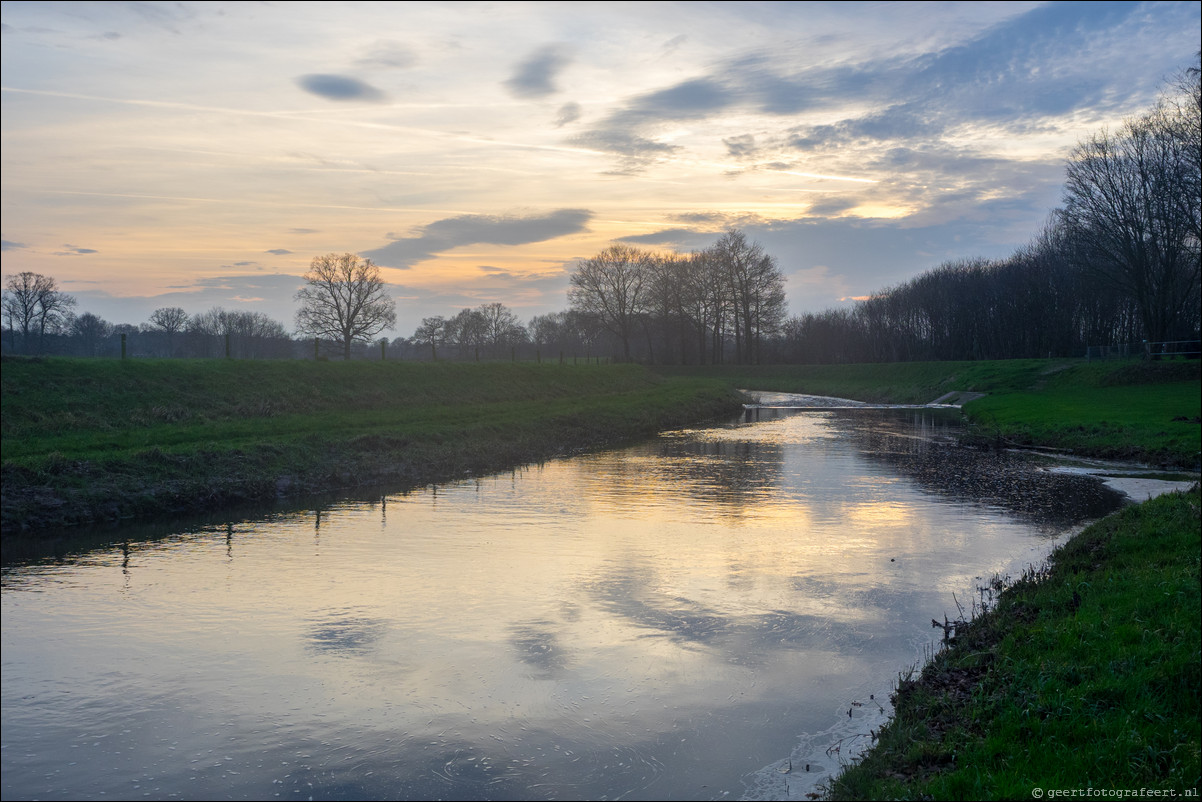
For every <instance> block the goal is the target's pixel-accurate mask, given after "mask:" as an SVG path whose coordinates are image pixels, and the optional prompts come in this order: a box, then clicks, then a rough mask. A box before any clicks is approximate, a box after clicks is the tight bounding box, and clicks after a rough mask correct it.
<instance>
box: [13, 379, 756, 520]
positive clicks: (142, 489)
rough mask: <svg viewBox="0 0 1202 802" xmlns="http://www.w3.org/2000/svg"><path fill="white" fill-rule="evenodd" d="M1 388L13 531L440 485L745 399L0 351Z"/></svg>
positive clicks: (589, 382) (639, 384) (597, 384)
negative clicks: (0, 364) (282, 498)
mask: <svg viewBox="0 0 1202 802" xmlns="http://www.w3.org/2000/svg"><path fill="white" fill-rule="evenodd" d="M0 382H2V388H3V416H2V423H0V426H2V431H3V447H2V452H3V463H2V466H0V472H2V478H3V491H2V493H3V503H2V505H0V506H2V513H3V524H4V532H5V534H11V533H13V532H16V531H21V530H34V529H44V528H47V527H51V526H57V525H62V524H73V523H84V522H93V521H103V520H114V519H120V518H133V517H145V516H149V515H155V514H161V513H165V512H175V511H195V510H202V509H205V508H209V507H214V506H219V505H228V504H236V503H242V502H252V501H263V500H266V499H271V498H275V497H276V495H277V494H298V493H314V492H328V491H333V490H338V489H346V488H351V487H356V486H363V485H367V484H388V483H394V484H395V483H399V484H402V485H413V484H422V483H427V482H435V481H442V480H447V479H453V478H458V477H460V476H463V475H466V474H473V473H482V472H487V471H495V470H500V469H503V468H505V467H510V466H512V465H516V464H522V463H525V462H531V461H536V460H540V459H546V458H548V457H551V456H555V455H559V454H565V453H572V452H574V451H578V450H582V449H585V448H595V447H598V446H601V445H605V444H610V443H616V442H620V441H623V440H628V439H632V438H636V437H645V436H648V435H650V434H653V433H654V432H656V431H658V430H660V429H662V428H665V427H670V426H678V425H683V424H685V423H691V422H696V421H698V420H703V419H708V418H712V417H714V416H716V415H720V414H726V413H730V412H733V411H735V410H736V409H737V408H738V400H737V398H736V397H735V396H734V395H733V394H732V393H731V392H730V391H729V390H728V389H727V388H726V387H725V385H723V384H721V383H719V382H714V381H706V380H701V379H688V378H679V379H664V378H663V377H660V376H657V375H655V374H652V373H650V372H649V371H647V370H645V369H644V368H641V367H638V366H633V365H614V366H595V365H590V366H573V365H557V364H544V365H538V364H522V363H519V364H510V363H494V364H489V363H484V364H475V363H472V364H446V363H435V364H414V363H369V362H356V363H314V362H300V361H295V362H285V361H275V362H244V361H216V360H204V361H200V360H197V361H184V360H180V361H153V360H145V361H143V360H138V361H128V362H117V361H112V360H69V359H47V360H15V359H6V360H5V362H4V370H3V376H2V378H0Z"/></svg>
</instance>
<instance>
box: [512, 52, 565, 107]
mask: <svg viewBox="0 0 1202 802" xmlns="http://www.w3.org/2000/svg"><path fill="white" fill-rule="evenodd" d="M570 62H571V59H569V58H568V57H567V56H566V55H564V53H563V51H562V50H561V48H560V47H559V46H557V45H548V46H547V47H543V48H540V49H539V50H536V51H534V53H532V54H531V55H530V56H528V57H527V58H526V60H525V61H523V62H521V63H520V64H518V65H517V69H516V70H515V71H514V73H513V75H512V76H511V77H510V78H509V79H508V80H507V81H505V87H506V88H507V89H508V90H509V91H510V92H511V93H512V94H513V95H514V96H515V97H524V98H539V97H546V96H547V95H551V94H554V93H555V92H557V91H558V88H557V87H556V86H555V79H556V78H557V77H558V76H559V73H560V71H562V70H563V68H564V67H566V66H567V65H568V64H569V63H570Z"/></svg>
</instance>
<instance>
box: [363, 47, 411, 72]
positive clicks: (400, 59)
mask: <svg viewBox="0 0 1202 802" xmlns="http://www.w3.org/2000/svg"><path fill="white" fill-rule="evenodd" d="M416 63H417V56H415V55H414V54H413V51H412V50H410V49H409V48H408V47H406V46H405V45H403V44H401V43H400V42H393V41H389V40H381V41H379V42H376V44H374V45H373V46H372V48H371V49H370V50H369V51H368V52H367V55H365V56H364V57H363V58H361V59H358V60H357V61H356V62H355V64H356V65H358V66H360V67H367V68H373V67H375V68H385V69H405V68H407V67H412V66H413V65H414V64H416Z"/></svg>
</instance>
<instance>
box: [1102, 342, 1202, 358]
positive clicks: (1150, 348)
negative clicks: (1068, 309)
mask: <svg viewBox="0 0 1202 802" xmlns="http://www.w3.org/2000/svg"><path fill="white" fill-rule="evenodd" d="M1199 356H1202V340H1165V341H1164V342H1149V341H1148V340H1144V341H1143V342H1138V343H1122V344H1121V345H1091V346H1089V347H1087V348H1086V349H1085V359H1086V361H1092V360H1094V359H1172V358H1178V359H1198V357H1199Z"/></svg>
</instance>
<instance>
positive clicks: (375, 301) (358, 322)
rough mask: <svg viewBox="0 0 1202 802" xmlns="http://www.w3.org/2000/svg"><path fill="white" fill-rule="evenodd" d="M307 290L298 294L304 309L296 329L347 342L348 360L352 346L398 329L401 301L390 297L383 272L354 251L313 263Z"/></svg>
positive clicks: (343, 343) (345, 348)
mask: <svg viewBox="0 0 1202 802" xmlns="http://www.w3.org/2000/svg"><path fill="white" fill-rule="evenodd" d="M305 281H306V282H308V283H307V284H306V286H304V287H302V288H301V289H300V290H298V291H297V293H296V300H297V301H299V302H300V304H301V308H300V309H299V310H298V311H297V313H296V327H297V330H298V331H300V332H302V333H304V334H311V335H314V336H317V337H329V338H331V339H335V340H341V341H342V349H343V357H344V358H345V359H350V358H351V343H353V342H354V341H356V340H360V341H363V342H367V341H369V340H371V338H372V337H374V336H375V335H376V334H379V333H380V332H381V331H383V330H384V329H387V328H390V327H392V326H395V325H396V301H394V300H393V299H392V297H391V296H389V295H388V292H387V290H386V289H385V285H384V279H383V278H381V277H380V268H379V267H377V266H376V265H375V264H373V263H372V261H371V260H370V259H363V258H361V257H359V256H356V255H355V254H353V253H341V254H339V253H328V254H326V255H325V256H318V257H315V258H314V259H313V261H312V262H311V263H310V264H309V272H308V273H306V274H305Z"/></svg>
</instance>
